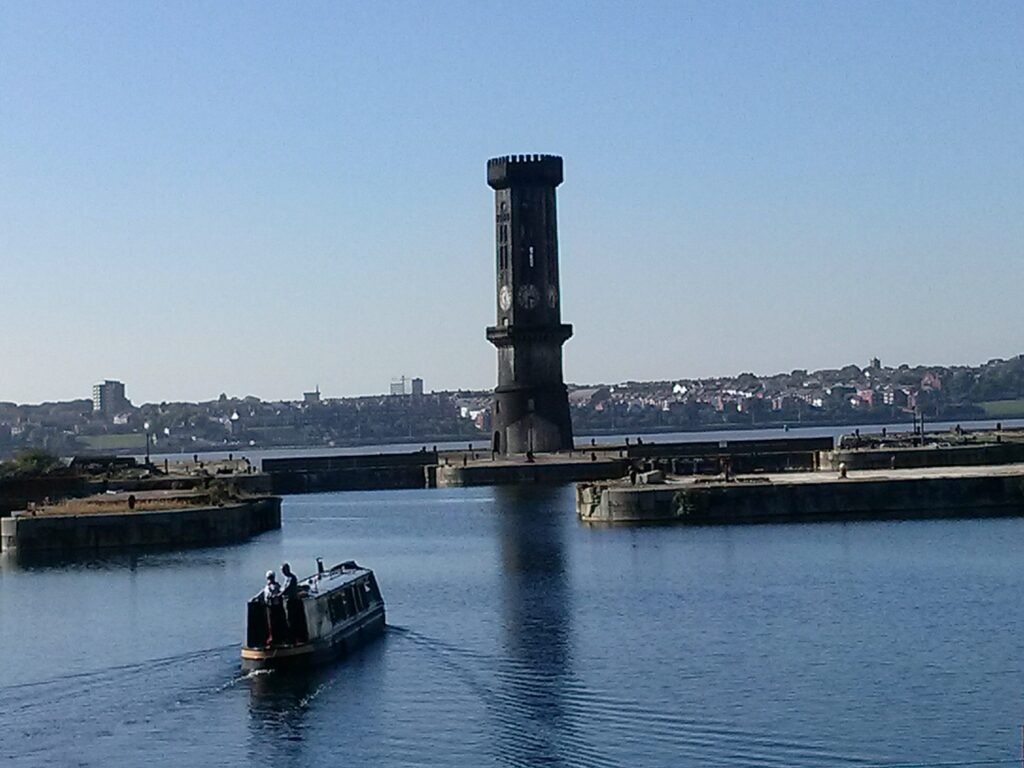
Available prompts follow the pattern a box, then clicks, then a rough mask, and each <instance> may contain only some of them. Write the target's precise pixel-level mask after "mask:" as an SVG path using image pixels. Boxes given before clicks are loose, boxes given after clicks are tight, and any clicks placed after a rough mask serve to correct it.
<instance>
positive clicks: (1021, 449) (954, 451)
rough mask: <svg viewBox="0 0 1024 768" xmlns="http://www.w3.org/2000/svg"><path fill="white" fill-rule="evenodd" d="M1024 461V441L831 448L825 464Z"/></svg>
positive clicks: (914, 465)
mask: <svg viewBox="0 0 1024 768" xmlns="http://www.w3.org/2000/svg"><path fill="white" fill-rule="evenodd" d="M1021 462H1024V443H1019V442H1014V443H983V444H980V445H929V446H925V447H919V448H890V449H886V448H868V449H856V448H853V449H848V450H836V451H827V452H824V453H822V460H821V465H822V466H824V467H831V468H832V469H838V468H839V465H840V464H845V465H846V468H847V469H848V470H851V471H852V470H858V469H920V468H921V467H972V466H983V465H1000V464H1017V463H1021Z"/></svg>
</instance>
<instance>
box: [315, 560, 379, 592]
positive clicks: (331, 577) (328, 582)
mask: <svg viewBox="0 0 1024 768" xmlns="http://www.w3.org/2000/svg"><path fill="white" fill-rule="evenodd" d="M371 573H373V571H371V570H370V569H369V568H360V567H359V566H358V565H356V563H355V561H354V560H349V561H348V562H345V563H339V564H338V565H336V566H334V567H333V568H329V569H327V570H325V571H324V572H323V573H314V574H313V575H312V576H307V577H306V578H304V579H302V580H301V581H300V582H299V584H305V585H307V586H310V587H313V586H315V587H316V588H317V589H318V590H321V591H323V590H332V589H337V588H338V587H343V586H345V585H347V584H351V583H352V582H353V581H357V580H358V579H361V578H362V577H364V576H367V575H368V574H371Z"/></svg>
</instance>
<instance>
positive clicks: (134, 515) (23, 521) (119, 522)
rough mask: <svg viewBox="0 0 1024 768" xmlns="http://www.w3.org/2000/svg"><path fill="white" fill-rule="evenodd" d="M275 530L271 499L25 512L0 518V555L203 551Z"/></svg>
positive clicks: (275, 506) (276, 504)
mask: <svg viewBox="0 0 1024 768" xmlns="http://www.w3.org/2000/svg"><path fill="white" fill-rule="evenodd" d="M140 496H141V494H140ZM132 503H134V502H132ZM168 503H171V502H168ZM174 503H178V504H181V503H182V502H181V500H180V499H177V500H176V501H175V502H174ZM157 506H159V505H157ZM280 527H281V499H280V498H278V497H276V496H268V497H259V498H252V499H242V500H237V501H232V502H228V503H225V504H222V505H200V506H176V507H175V508H171V509H154V510H141V509H127V508H125V509H121V510H118V511H111V512H103V511H101V512H88V513H83V514H73V513H68V514H63V513H47V512H46V511H41V512H38V513H37V514H33V513H32V512H31V511H25V512H20V513H16V514H15V515H14V516H12V517H5V518H3V519H0V551H12V552H16V553H17V554H19V555H26V554H35V553H44V552H45V553H54V552H59V553H67V552H75V551H83V550H98V549H115V548H120V549H134V548H145V547H172V546H173V547H189V546H207V545H211V544H225V543H231V542H238V541H245V540H246V539H249V538H251V537H252V536H256V535H258V534H260V533H264V532H265V531H270V530H274V529H277V528H280Z"/></svg>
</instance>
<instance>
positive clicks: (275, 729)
mask: <svg viewBox="0 0 1024 768" xmlns="http://www.w3.org/2000/svg"><path fill="white" fill-rule="evenodd" d="M247 682H248V684H249V754H250V756H253V757H255V756H258V757H259V760H260V762H264V763H266V764H270V765H275V766H287V765H300V764H302V763H303V758H302V749H301V742H302V741H303V739H304V736H305V730H306V727H307V723H306V717H307V714H308V711H309V704H310V702H311V701H312V700H313V699H315V698H316V697H317V696H319V695H320V694H321V693H322V692H323V691H324V690H325V689H326V687H327V686H328V685H329V683H330V676H329V674H328V671H325V670H312V671H308V672H298V673H281V672H258V673H253V674H250V675H249V676H248V679H247Z"/></svg>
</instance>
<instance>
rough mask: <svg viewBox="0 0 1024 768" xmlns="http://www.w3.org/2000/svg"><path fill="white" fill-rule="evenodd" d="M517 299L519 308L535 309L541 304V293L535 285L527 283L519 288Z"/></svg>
mask: <svg viewBox="0 0 1024 768" xmlns="http://www.w3.org/2000/svg"><path fill="white" fill-rule="evenodd" d="M516 298H517V299H519V306H521V307H523V308H524V309H533V308H534V307H536V306H537V305H538V304H539V303H540V291H538V290H537V286H536V285H534V284H533V283H527V284H526V285H524V286H521V287H520V288H519V292H518V294H516Z"/></svg>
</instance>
